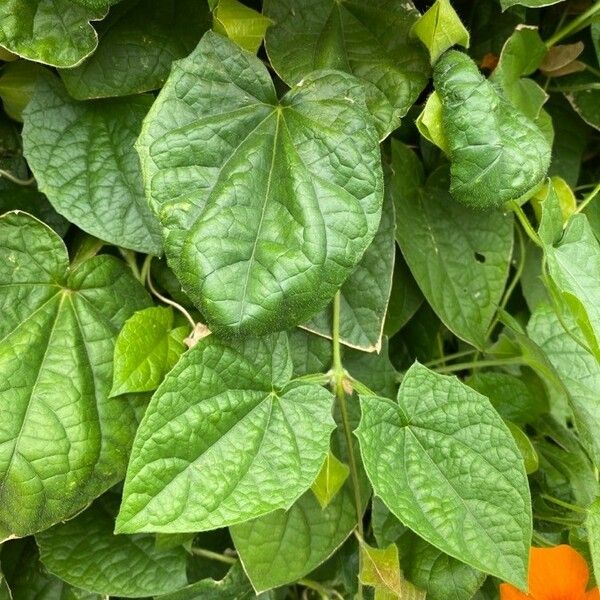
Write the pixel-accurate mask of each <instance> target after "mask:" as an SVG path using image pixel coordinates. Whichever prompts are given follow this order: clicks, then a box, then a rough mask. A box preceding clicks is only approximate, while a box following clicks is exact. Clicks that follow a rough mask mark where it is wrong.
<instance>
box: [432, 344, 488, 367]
mask: <svg viewBox="0 0 600 600" xmlns="http://www.w3.org/2000/svg"><path fill="white" fill-rule="evenodd" d="M476 353H477V350H475V349H474V348H473V349H471V350H462V351H461V352H454V353H453V354H446V356H444V357H442V358H435V359H433V360H430V361H429V362H426V363H424V366H426V367H433V368H435V367H436V366H437V365H440V364H443V363H446V362H447V361H450V360H455V359H456V358H464V357H465V356H469V355H471V354H476Z"/></svg>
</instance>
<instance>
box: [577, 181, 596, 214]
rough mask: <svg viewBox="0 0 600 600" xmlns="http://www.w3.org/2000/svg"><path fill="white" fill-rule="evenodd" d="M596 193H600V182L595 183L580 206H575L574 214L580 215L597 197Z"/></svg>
mask: <svg viewBox="0 0 600 600" xmlns="http://www.w3.org/2000/svg"><path fill="white" fill-rule="evenodd" d="M598 192H600V182H599V183H597V184H596V185H595V187H594V189H593V190H592V191H591V192H590V193H589V194H587V195H586V196H585V198H584V199H583V201H582V202H581V203H580V204H578V205H577V208H576V209H575V213H580V212H581V211H582V210H583V209H584V208H585V207H586V206H587V205H588V204H589V203H590V202H591V201H592V200H593V199H594V198H595V197H596V196H597V195H598Z"/></svg>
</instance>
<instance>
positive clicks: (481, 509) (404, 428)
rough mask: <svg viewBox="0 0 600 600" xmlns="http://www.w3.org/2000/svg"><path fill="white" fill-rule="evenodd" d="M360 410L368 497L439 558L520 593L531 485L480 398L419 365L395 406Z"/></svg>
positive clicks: (372, 401) (377, 401)
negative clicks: (440, 554) (369, 487)
mask: <svg viewBox="0 0 600 600" xmlns="http://www.w3.org/2000/svg"><path fill="white" fill-rule="evenodd" d="M361 408H362V418H361V422H360V426H359V428H358V430H357V431H356V435H357V436H358V438H359V442H360V449H361V455H362V458H363V463H364V465H365V469H366V471H367V475H368V476H369V479H370V481H371V483H372V484H373V489H374V491H375V494H377V495H378V496H379V497H380V498H381V499H382V500H383V501H384V502H385V503H386V505H387V506H388V508H389V509H390V510H391V511H392V512H393V513H394V514H395V515H396V516H397V517H398V518H399V519H401V520H402V522H403V523H404V524H406V525H407V526H408V527H410V528H411V529H412V530H413V531H414V532H415V533H417V534H418V535H419V536H421V537H423V538H424V539H426V540H427V541H428V542H429V543H431V544H433V545H434V546H436V547H437V548H439V549H440V550H442V551H444V552H446V553H447V554H450V556H454V557H455V558H458V559H459V560H461V561H463V562H466V563H467V564H469V565H471V566H473V567H475V568H477V569H479V570H481V571H485V572H487V573H490V574H493V575H496V576H497V577H499V578H501V579H503V580H505V581H509V582H512V583H513V584H514V585H517V586H520V587H525V585H526V571H527V558H528V552H529V545H530V541H531V501H530V498H529V486H528V483H527V477H526V475H525V471H524V468H523V462H522V460H521V456H520V453H519V451H518V449H517V448H516V446H515V443H514V440H513V438H512V436H511V434H510V432H509V431H508V429H507V428H506V426H505V425H504V423H503V422H502V420H501V419H500V417H499V416H498V414H497V413H496V411H495V410H494V409H493V407H492V406H491V405H490V403H489V401H488V400H487V398H485V397H484V396H481V395H480V394H478V393H477V392H475V391H474V390H472V389H470V388H469V387H467V386H465V385H464V384H463V383H461V382H460V381H459V380H458V379H456V378H455V377H446V376H443V375H437V374H436V373H434V372H433V371H430V370H428V369H427V368H425V367H423V366H421V365H420V364H418V363H416V364H414V365H413V366H412V367H411V368H410V369H409V370H408V372H407V373H406V374H405V376H404V379H403V380H402V385H401V386H400V391H399V392H398V402H397V403H396V402H393V401H392V400H388V399H386V398H380V397H363V396H361ZM424 474H426V475H424Z"/></svg>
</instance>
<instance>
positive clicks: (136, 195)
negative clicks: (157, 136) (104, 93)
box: [23, 78, 161, 254]
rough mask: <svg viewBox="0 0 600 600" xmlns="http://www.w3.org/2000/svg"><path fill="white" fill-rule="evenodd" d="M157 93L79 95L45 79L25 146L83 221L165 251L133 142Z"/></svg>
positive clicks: (101, 232)
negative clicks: (99, 97)
mask: <svg viewBox="0 0 600 600" xmlns="http://www.w3.org/2000/svg"><path fill="white" fill-rule="evenodd" d="M151 104H152V97H151V96H135V97H130V98H117V99H114V100H102V101H98V102H77V101H75V100H72V99H71V98H70V97H69V95H68V94H67V92H66V91H65V90H64V89H63V87H62V85H61V84H60V82H59V81H58V80H57V79H54V78H52V79H47V78H44V79H40V81H39V82H38V85H37V88H36V92H35V94H34V96H33V98H32V100H31V102H30V103H29V105H28V106H27V109H26V110H25V113H24V120H25V123H24V127H23V146H24V153H25V156H26V158H27V161H28V162H29V166H30V168H31V170H32V171H33V173H34V174H35V176H36V180H37V182H38V186H39V188H40V190H42V191H43V192H44V193H45V194H46V195H47V196H48V199H49V200H50V202H51V203H52V205H53V206H54V208H56V210H57V211H58V212H59V213H61V214H62V215H64V216H65V217H66V218H67V219H69V221H71V222H73V223H75V224H76V225H77V226H78V227H80V228H81V229H83V230H84V231H87V232H88V233H91V234H92V235H95V236H96V237H99V238H100V239H103V240H105V241H107V242H111V243H113V244H116V245H118V246H123V247H125V248H131V249H133V250H139V251H140V252H147V253H151V254H159V253H160V252H161V236H160V227H159V224H158V222H157V221H156V219H155V218H154V216H153V215H152V213H151V212H150V211H149V209H148V207H147V205H146V200H145V198H144V192H143V188H142V179H141V174H140V168H139V164H138V157H137V156H136V153H135V151H134V149H133V147H132V146H133V142H134V141H135V138H136V136H137V134H138V132H139V130H140V127H141V123H142V119H143V118H144V115H145V114H146V112H147V111H148V108H149V107H150V105H151Z"/></svg>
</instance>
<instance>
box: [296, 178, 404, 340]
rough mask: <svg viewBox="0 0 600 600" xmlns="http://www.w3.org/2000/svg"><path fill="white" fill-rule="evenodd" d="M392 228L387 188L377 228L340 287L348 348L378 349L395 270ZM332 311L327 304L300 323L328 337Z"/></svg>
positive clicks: (343, 333)
mask: <svg viewBox="0 0 600 600" xmlns="http://www.w3.org/2000/svg"><path fill="white" fill-rule="evenodd" d="M388 189H389V188H388ZM395 230H396V222H395V214H394V203H393V201H392V196H391V194H390V193H389V192H388V193H386V197H385V200H384V203H383V211H382V213H381V221H380V223H379V229H378V230H377V233H376V234H375V237H374V238H373V241H372V242H371V245H370V246H369V247H368V248H367V250H366V252H365V253H364V254H363V257H362V259H361V261H360V262H359V263H358V265H357V267H356V269H354V271H353V272H352V274H351V275H350V277H348V279H346V281H345V282H344V284H343V285H342V287H341V288H340V292H341V297H340V341H341V342H342V343H343V344H346V345H347V346H350V347H351V348H357V349H359V350H364V351H365V352H380V351H381V344H382V341H383V327H384V321H385V316H386V313H387V308H388V303H389V301H390V293H391V289H392V278H393V273H394V260H395V254H396V239H395ZM332 315H333V311H332V307H331V306H328V307H327V308H326V309H325V310H323V311H321V312H320V313H319V314H317V315H315V316H314V317H313V318H312V319H311V320H310V321H308V322H307V323H305V324H304V325H303V327H304V328H305V329H308V331H311V332H313V333H318V334H319V335H322V336H324V337H327V338H331V331H332Z"/></svg>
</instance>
